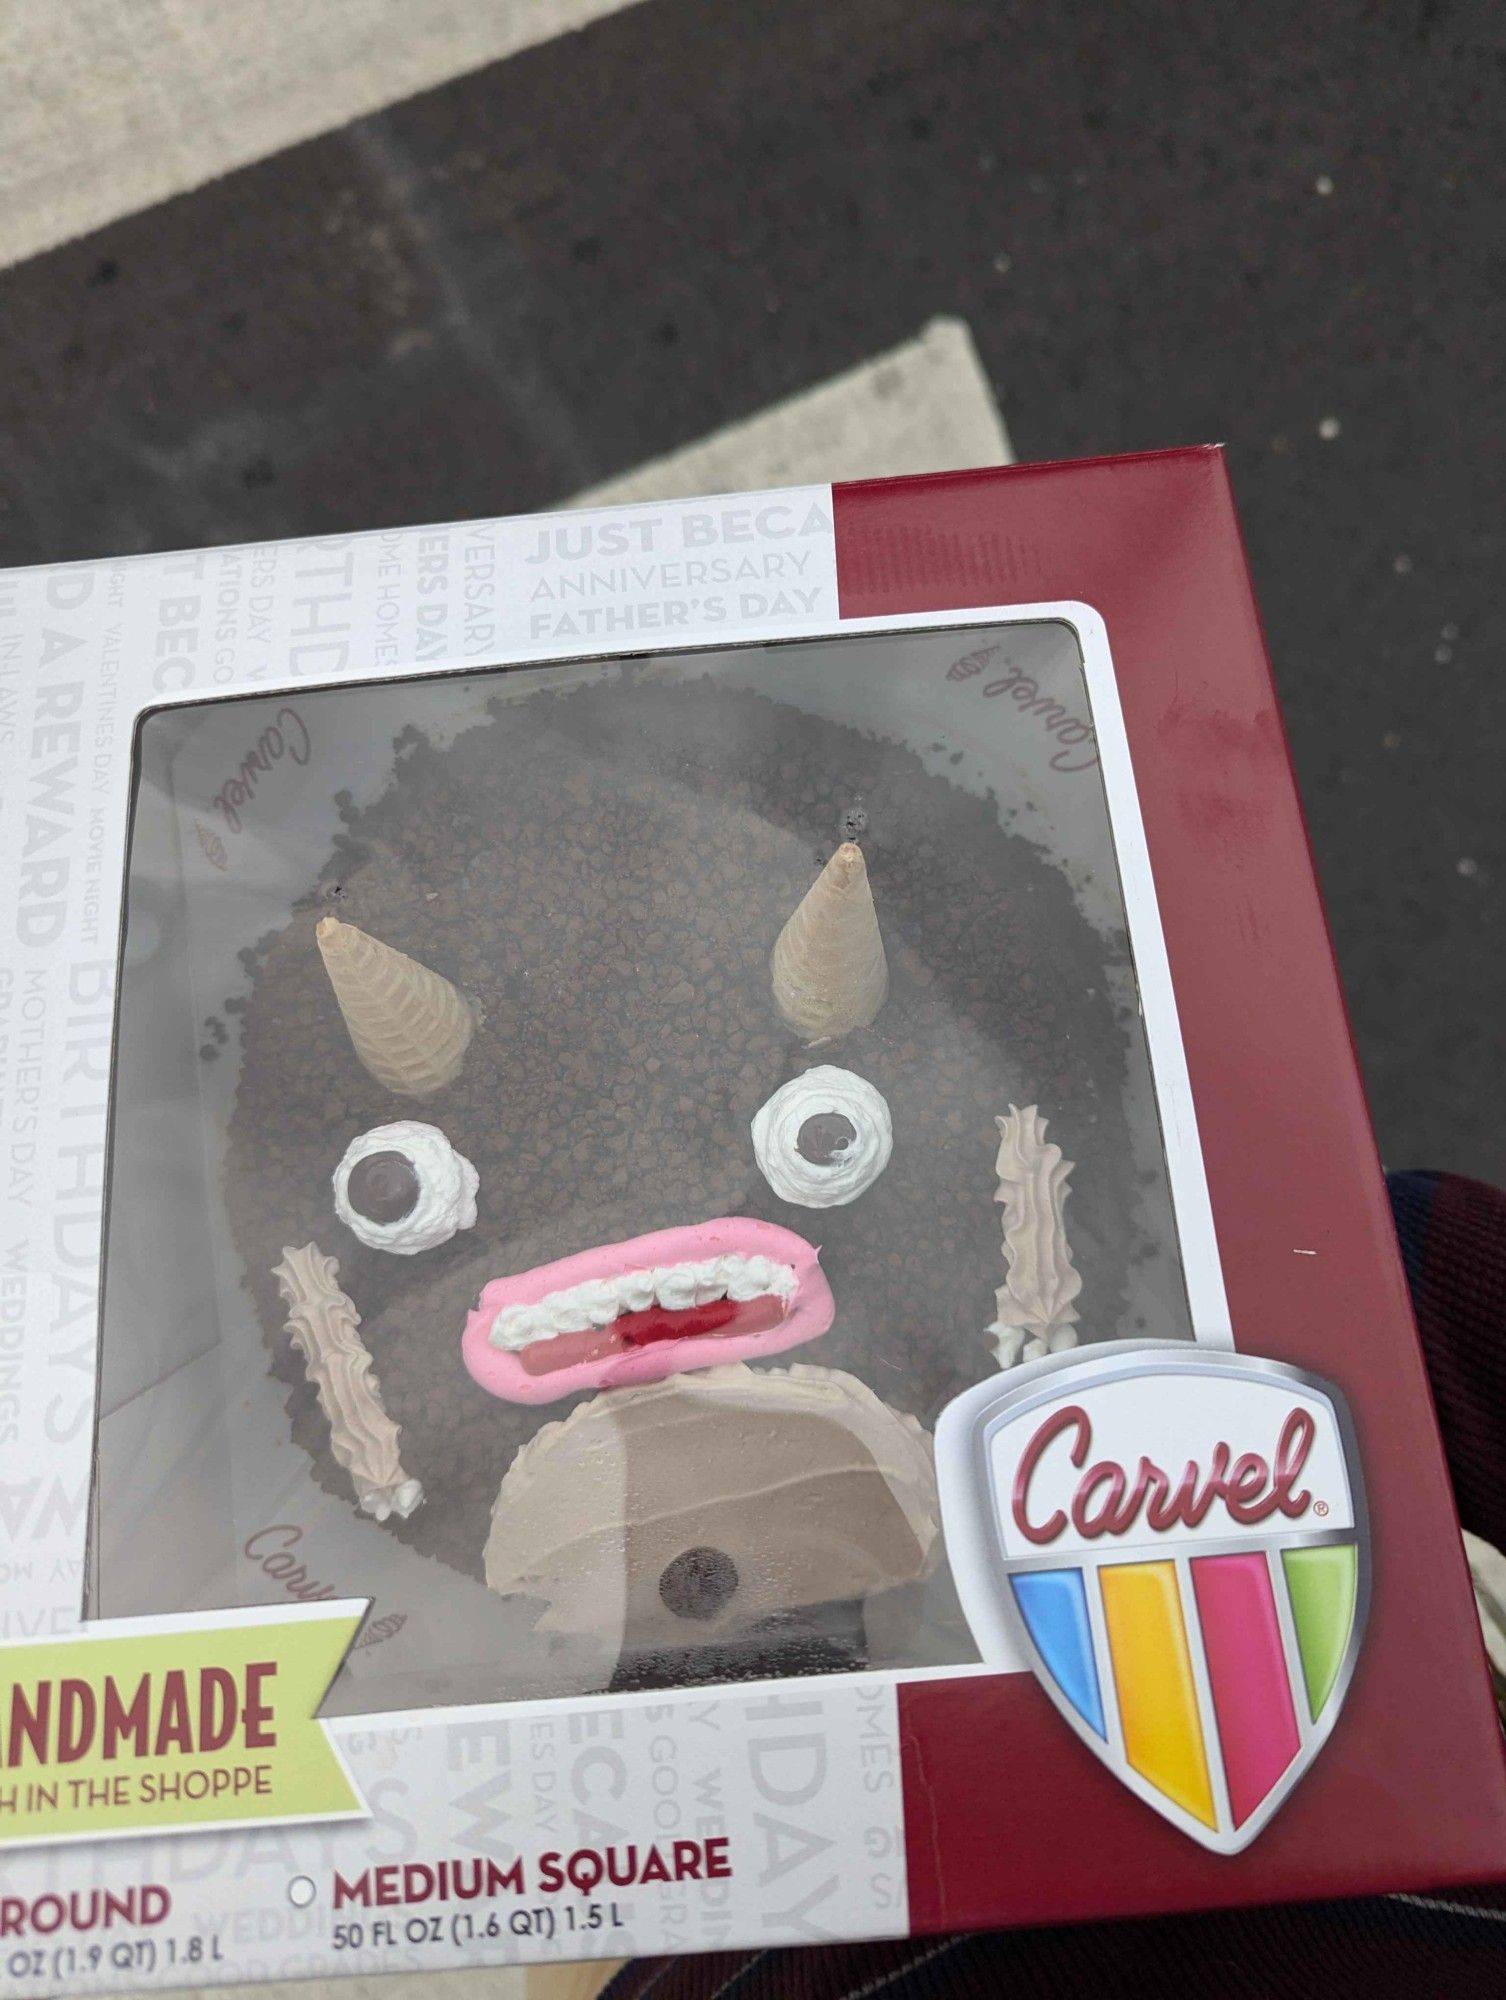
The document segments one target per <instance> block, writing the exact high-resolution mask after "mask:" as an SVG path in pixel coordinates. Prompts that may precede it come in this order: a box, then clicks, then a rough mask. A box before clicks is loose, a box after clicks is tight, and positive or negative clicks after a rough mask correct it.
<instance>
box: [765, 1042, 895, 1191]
mask: <svg viewBox="0 0 1506 2000" xmlns="http://www.w3.org/2000/svg"><path fill="white" fill-rule="evenodd" d="M893 1150H894V1132H893V1128H892V1126H891V1125H890V1122H889V1107H888V1105H887V1104H886V1103H885V1102H884V1099H883V1098H882V1096H880V1094H879V1092H878V1091H876V1090H875V1089H874V1087H873V1085H872V1084H871V1083H869V1082H867V1081H866V1080H865V1079H864V1078H863V1077H861V1076H855V1075H854V1074H853V1072H852V1071H851V1070H850V1069H836V1068H834V1067H832V1065H831V1064H829V1063H828V1064H823V1065H822V1066H821V1067H820V1068H817V1069H808V1070H806V1071H805V1073H804V1075H802V1076H795V1077H791V1078H790V1080H789V1082H788V1083H786V1084H782V1085H781V1086H780V1088H779V1089H778V1090H776V1091H775V1092H774V1095H773V1096H772V1097H771V1098H769V1100H768V1101H767V1103H765V1104H764V1105H763V1106H762V1107H761V1108H760V1110H759V1112H758V1115H757V1116H756V1117H755V1118H754V1120H753V1153H754V1157H755V1158H756V1159H757V1161H758V1169H759V1172H760V1173H761V1174H762V1175H763V1177H764V1179H765V1180H766V1181H767V1182H768V1184H769V1186H770V1187H771V1188H772V1189H773V1190H774V1192H775V1194H777V1195H778V1196H779V1198H780V1200H781V1201H792V1202H795V1203H797V1204H798V1205H799V1206H800V1207H801V1208H838V1207H840V1206H841V1205H842V1204H843V1203H844V1202H849V1201H856V1200H857V1198H858V1196H859V1195H860V1194H862V1193H863V1191H864V1189H865V1188H870V1187H872V1185H873V1183H874V1182H875V1181H876V1180H877V1179H878V1177H879V1175H880V1174H881V1173H882V1172H883V1171H884V1169H885V1167H887V1166H888V1164H889V1155H890V1153H891V1152H892V1151H893Z"/></svg>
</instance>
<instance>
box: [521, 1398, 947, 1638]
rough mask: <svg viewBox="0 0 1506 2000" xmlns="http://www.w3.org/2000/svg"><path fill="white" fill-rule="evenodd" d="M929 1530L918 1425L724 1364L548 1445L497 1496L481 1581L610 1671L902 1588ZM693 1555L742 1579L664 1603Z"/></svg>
mask: <svg viewBox="0 0 1506 2000" xmlns="http://www.w3.org/2000/svg"><path fill="white" fill-rule="evenodd" d="M939 1532H940V1531H939V1512H938V1508H937V1501H936V1484H935V1473H934V1469H933V1465H932V1457H931V1441H930V1438H929V1436H928V1434H927V1433H926V1432H925V1430H924V1429H923V1428H922V1427H921V1426H920V1425H919V1424H918V1423H917V1422H916V1421H915V1419H914V1418H913V1417H906V1416H902V1415H900V1414H899V1413H898V1412H896V1411H894V1410H891V1409H890V1408H889V1407H888V1405H887V1404H885V1403H883V1402H881V1401H880V1400H879V1398H878V1397H877V1396H875V1395H874V1394H873V1392H872V1390H871V1389H869V1388H867V1387H866V1385H865V1384H864V1383H862V1382H860V1381H858V1379H857V1378H856V1377H855V1376H852V1375H848V1374H844V1373H842V1372H840V1371H838V1370H834V1369H825V1368H808V1367H799V1366H797V1367H793V1368H790V1369H784V1370H781V1369H770V1370H759V1371H757V1372H756V1373H755V1372H754V1371H753V1370H752V1369H750V1368H747V1367H745V1366H742V1365H735V1366H732V1367H727V1368H717V1369H713V1370H710V1371H708V1372H706V1373H704V1374H695V1375H679V1376H672V1377H671V1378H669V1379H668V1380H667V1381H664V1382H657V1383H654V1384H653V1385H651V1386H649V1387H646V1388H641V1389H626V1390H614V1391H611V1392H609V1393H607V1394H605V1395H602V1396H598V1397H597V1398H596V1399H595V1400H594V1401H592V1402H590V1403H585V1404H582V1405H581V1407H580V1408H579V1409H577V1410H575V1411H574V1412H573V1413H572V1414H571V1415H570V1416H569V1417H567V1418H566V1419H565V1420H564V1422H563V1423H558V1424H551V1425H549V1426H548V1428H547V1429H545V1430H543V1431H541V1432H540V1433H539V1434H538V1436H537V1437H536V1438H534V1439H533V1440H532V1441H531V1442H530V1443H529V1444H528V1445H526V1446H525V1447H524V1448H523V1450H522V1451H520V1452H519V1454H518V1456H517V1458H516V1459H515V1460H514V1461H513V1464H512V1466H511V1467H510V1469H509V1471H508V1473H507V1476H506V1478H505V1479H504V1480H503V1482H502V1490H501V1492H500V1493H499V1494H498V1496H497V1505H496V1509H495V1511H494V1513H493V1516H492V1531H491V1535H490V1537H489V1538H488V1541H487V1545H486V1580H487V1582H488V1583H489V1584H490V1585H491V1587H492V1589H493V1590H496V1591H499V1592H501V1593H503V1594H504V1595H513V1594H518V1595H522V1596H525V1597H529V1598H533V1599H535V1600H537V1601H538V1602H539V1603H540V1604H541V1606H542V1610H541V1615H540V1618H539V1629H540V1630H542V1631H550V1632H560V1633H567V1634H571V1635H577V1636H579V1638H580V1639H581V1640H582V1641H583V1642H586V1643H589V1644H591V1645H593V1646H595V1647H596V1648H598V1649H600V1652H601V1655H602V1657H603V1658H608V1659H615V1658H616V1657H617V1656H618V1655H619V1654H620V1653H625V1652H631V1651H634V1650H640V1649H641V1650H657V1649H660V1648H672V1647H676V1646H697V1645H703V1644H705V1643H706V1642H707V1641H711V1640H716V1639H721V1638H725V1637H727V1636H729V1635H731V1634H735V1633H738V1632H743V1631H746V1630H748V1629H749V1628H750V1627H752V1626H755V1625H758V1624H760V1623H761V1622H762V1621H763V1620H765V1619H767V1618H770V1617H773V1616H775V1615H776V1614H779V1613H782V1612H788V1611H796V1610H800V1609H802V1608H807V1607H811V1606H815V1605H819V1604H827V1603H837V1602H848V1601H852V1600H854V1599H863V1598H866V1597H868V1596H869V1595H871V1594H872V1593H875V1592H879V1591H885V1590H889V1589H892V1588H894V1587H896V1586H897V1585H900V1584H903V1583H908V1582H912V1581H914V1580H915V1579H917V1578H919V1577H921V1576H924V1575H925V1574H927V1573H928V1572H929V1570H930V1569H931V1568H932V1567H933V1566H934V1563H935V1560H936V1557H937V1554H938V1552H939ZM689 1552H697V1553H698V1554H700V1555H703V1556H707V1557H709V1558H712V1559H720V1561H721V1565H722V1569H721V1573H722V1575H723V1576H724V1577H728V1576H731V1577H735V1586H734V1587H733V1588H731V1590H730V1592H729V1594H728V1595H727V1596H726V1597H725V1599H724V1600H723V1601H719V1602H717V1603H716V1604H715V1605H714V1606H712V1607H710V1608H709V1609H707V1608H703V1609H702V1611H701V1612H700V1613H699V1614H698V1615H684V1614H682V1613H677V1612H676V1611H674V1610H672V1609H671V1608H670V1606H669V1605H668V1604H667V1603H666V1602H665V1598H664V1596H663V1595H662V1594H661V1585H662V1584H663V1583H664V1580H665V1577H666V1573H667V1572H668V1571H670V1569H671V1566H672V1565H673V1564H675V1563H676V1561H677V1560H680V1559H684V1558H685V1557H686V1556H687V1554H688V1553H689ZM726 1565H730V1570H728V1569H727V1568H726Z"/></svg>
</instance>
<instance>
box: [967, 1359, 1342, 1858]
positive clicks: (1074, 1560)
mask: <svg viewBox="0 0 1506 2000" xmlns="http://www.w3.org/2000/svg"><path fill="white" fill-rule="evenodd" d="M936 1449H937V1466H938V1472H939V1475H940V1481H941V1499H942V1512H943V1515H944V1518H945V1523H946V1538H947V1548H948V1552H949V1554H950V1556H951V1558H952V1567H953V1571H954V1574H955V1575H956V1577H957V1583H958V1588H959V1591H960V1592H961V1595H962V1601H963V1606H964V1609H965V1610H966V1612H967V1616H968V1622H969V1624H970V1625H971V1626H972V1629H973V1634H974V1636H975V1638H976V1639H977V1641H978V1645H979V1648H980V1650H981V1651H982V1653H983V1656H984V1658H985V1659H986V1660H989V1661H990V1662H992V1663H994V1664H997V1665H999V1666H1019V1665H1021V1664H1028V1665H1029V1666H1030V1667H1031V1668H1032V1670H1033V1671H1034V1673H1035V1675H1036V1678H1037V1679H1038V1680H1039V1681H1040V1682H1041V1685H1042V1686H1043V1687H1044V1688H1045V1690H1046V1692H1047V1694H1049V1695H1050V1697H1051V1699H1052V1701H1053V1702H1054V1703H1055V1704H1056V1707H1057V1709H1058V1710H1059V1712H1060V1713H1061V1715H1062V1716H1063V1717H1064V1719H1065V1720H1066V1721H1067V1722H1068V1723H1069V1724H1070V1726H1071V1727H1072V1729H1073V1730H1074V1731H1075V1732H1076V1734H1077V1735H1078V1736H1079V1737H1080V1738H1081V1740H1082V1741H1083V1742H1084V1743H1085V1744H1086V1745H1087V1746H1088V1748H1089V1749H1090V1750H1091V1751H1092V1752H1093V1753H1094V1755H1095V1756H1097V1757H1098V1758H1100V1759H1101V1760H1102V1762H1103V1763H1105V1764H1106V1765H1107V1766H1108V1767H1109V1769H1110V1770H1111V1771H1112V1772H1113V1773H1114V1775H1115V1776H1116V1777H1117V1778H1119V1779H1120V1780H1121V1781H1122V1782H1123V1783H1124V1784H1126V1785H1127V1786H1128V1787H1129V1788H1130V1790H1131V1791H1133V1792H1134V1793H1136V1795H1137V1796H1138V1797H1140V1798H1141V1799H1143V1800H1144V1801H1145V1803H1146V1804H1147V1805H1149V1806H1152V1807H1154V1809H1155V1810H1156V1811H1157V1812H1158V1813H1160V1814H1161V1815H1162V1816H1163V1817H1164V1818H1166V1819H1168V1820H1170V1821H1171V1823H1172V1824H1173V1825H1174V1826H1177V1827H1180V1828H1181V1830H1182V1831H1183V1832H1184V1833H1186V1834H1189V1835H1190V1836H1191V1837H1192V1838H1193V1839H1194V1840H1197V1841H1200V1842H1201V1843H1202V1844H1203V1846H1205V1847H1210V1848H1212V1849H1213V1850H1214V1851H1215V1852H1216V1853H1220V1854H1234V1853H1237V1852H1238V1851H1239V1849H1240V1848H1242V1847H1246V1846H1248V1845H1249V1843H1250V1842H1251V1841H1252V1840H1253V1839H1254V1838H1255V1836H1256V1835H1257V1834H1258V1833H1259V1832H1260V1831H1261V1829H1262V1828H1263V1827H1264V1826H1265V1825H1266V1823H1267V1822H1268V1821H1269V1820H1270V1818H1271V1816H1272V1815H1273V1814H1274V1813H1275V1812H1276V1811H1277V1810H1278V1808H1279V1807H1280V1806H1281V1804H1282V1802H1283V1800H1284V1799H1285V1798H1286V1797H1287V1795H1288V1794H1289V1793H1290V1792H1291V1790H1292V1788H1293V1787H1294V1786H1295V1785H1296V1784H1297V1782H1298V1780H1299V1779H1300V1778H1301V1777H1302V1775H1303V1773H1304V1772H1305V1771H1306V1770H1307V1768H1308V1766H1309V1765H1310V1764H1311V1763H1312V1761H1313V1759H1314V1757H1316V1756H1317V1754H1318V1752H1319V1750H1320V1749H1321V1748H1322V1746H1323V1744H1324V1742H1325V1741H1326V1739H1327V1737H1328V1735H1329V1732H1330V1731H1331V1730H1332V1728H1333V1726H1334V1723H1335V1721H1336V1720H1337V1717H1338V1714H1339V1710H1340V1709H1341V1707H1342V1706H1343V1702H1344V1696H1345V1693H1346V1692H1347V1689H1348V1685H1349V1678H1350V1674H1351V1672H1352V1670H1353V1666H1354V1660H1355V1655H1356V1653H1357V1651H1358V1649H1359V1643H1360V1637H1361V1634H1362V1632H1363V1629H1364V1620H1365V1608H1366V1600H1367V1595H1368V1586H1369V1562H1368V1540H1367V1529H1366V1521H1365V1502H1364V1492H1363V1488H1362V1485H1361V1481H1360V1474H1359V1465H1358V1460H1357V1457H1356V1454H1355V1449H1354V1440H1353V1434H1352V1431H1351V1429H1350V1424H1349V1417H1348V1412H1347V1411H1346V1409H1345V1407H1344V1403H1343V1399H1342V1398H1341V1397H1340V1396H1339V1394H1338V1392H1337V1391H1336V1390H1334V1389H1333V1388H1331V1387H1330V1386H1329V1385H1328V1384H1327V1383H1325V1382H1321V1381H1319V1380H1318V1379H1317V1378H1316V1377H1315V1376H1311V1375H1307V1374H1304V1373H1303V1372H1302V1371H1301V1370H1299V1369H1296V1368H1289V1367H1286V1366H1285V1365H1283V1364H1282V1363H1280V1362H1275V1361H1257V1360H1252V1359H1251V1358H1250V1357H1248V1356H1246V1355H1240V1354H1226V1353H1222V1352H1218V1351H1214V1350H1211V1349H1204V1348H1195V1347H1188V1346H1187V1345H1185V1344H1184V1343H1182V1342H1179V1341H1137V1342H1113V1343H1111V1344H1108V1345H1105V1346H1103V1347H1100V1348H1096V1349H1091V1350H1088V1351H1086V1352H1082V1353H1079V1354H1074V1355H1062V1356H1053V1357H1051V1358H1050V1359H1048V1360H1046V1361H1043V1362H1038V1363H1036V1364H1035V1365H1034V1366H1033V1367H1031V1368H1028V1369H1025V1370H1021V1371H1017V1372H1015V1373H1012V1374H1009V1375H1004V1376H999V1377H997V1378H996V1379H995V1380H994V1381H991V1382H985V1383H981V1384H979V1386H978V1387H977V1388H976V1389H972V1390H969V1391H968V1392H967V1393H966V1394H965V1395H963V1396H960V1397H959V1398H958V1399H957V1400H956V1401H955V1402H954V1403H952V1404H951V1405H950V1406H949V1407H948V1408H947V1409H946V1410H945V1411H944V1412H943V1414H942V1418H941V1422H940V1424H939V1425H938V1427H937V1434H936Z"/></svg>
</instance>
